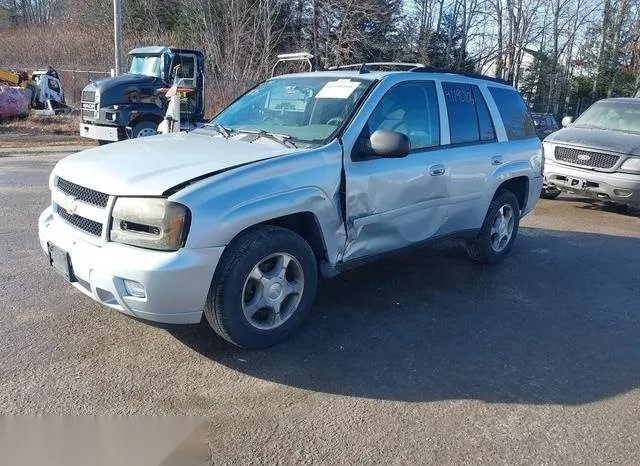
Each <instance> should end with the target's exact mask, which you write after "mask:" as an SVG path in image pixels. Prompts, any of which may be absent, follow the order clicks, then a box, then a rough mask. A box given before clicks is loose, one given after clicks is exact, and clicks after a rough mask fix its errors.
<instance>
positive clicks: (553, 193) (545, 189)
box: [540, 184, 562, 199]
mask: <svg viewBox="0 0 640 466" xmlns="http://www.w3.org/2000/svg"><path fill="white" fill-rule="evenodd" d="M561 192H562V191H560V190H559V189H558V188H556V187H555V186H549V185H546V184H545V185H543V186H542V191H541V192H540V197H541V198H542V199H555V198H556V197H558V196H559V195H560V193H561Z"/></svg>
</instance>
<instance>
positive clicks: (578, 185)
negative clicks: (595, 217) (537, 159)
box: [544, 159, 640, 205]
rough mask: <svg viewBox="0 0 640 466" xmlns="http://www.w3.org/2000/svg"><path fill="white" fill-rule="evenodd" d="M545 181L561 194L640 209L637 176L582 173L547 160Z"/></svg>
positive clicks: (639, 178) (639, 187)
mask: <svg viewBox="0 0 640 466" xmlns="http://www.w3.org/2000/svg"><path fill="white" fill-rule="evenodd" d="M544 181H545V184H547V185H549V186H555V187H557V188H559V189H560V190H562V191H566V192H572V193H578V194H582V195H586V196H589V197H593V198H596V199H600V200H603V201H612V202H618V203H621V204H633V205H640V175H632V174H627V173H605V172H597V171H591V170H584V169H580V168H574V167H570V166H567V165H561V164H559V163H556V162H555V161H553V160H549V159H546V160H545V167H544Z"/></svg>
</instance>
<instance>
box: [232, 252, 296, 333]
mask: <svg viewBox="0 0 640 466" xmlns="http://www.w3.org/2000/svg"><path fill="white" fill-rule="evenodd" d="M303 291H304V272H303V271H302V266H301V265H300V262H298V260H297V259H296V258H295V257H293V256H292V255H290V254H287V253H284V252H279V253H276V254H271V255H269V256H267V257H265V258H264V259H261V260H260V261H259V262H258V263H257V264H256V265H254V266H253V268H252V269H251V271H250V272H249V275H248V276H247V278H246V280H245V283H244V287H243V289H242V311H243V312H244V316H245V318H246V319H247V321H248V322H249V323H250V324H251V325H252V326H253V327H255V328H257V329H260V330H273V329H275V328H278V327H280V326H281V325H283V324H284V323H285V322H286V321H287V320H289V319H290V318H291V316H292V315H293V314H295V312H296V310H297V309H298V305H299V304H300V300H301V298H302V293H303Z"/></svg>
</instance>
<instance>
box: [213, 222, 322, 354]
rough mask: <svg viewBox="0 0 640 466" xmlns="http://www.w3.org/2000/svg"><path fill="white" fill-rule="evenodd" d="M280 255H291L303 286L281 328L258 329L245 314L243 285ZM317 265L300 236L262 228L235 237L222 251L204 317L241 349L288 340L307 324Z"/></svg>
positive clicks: (218, 332)
mask: <svg viewBox="0 0 640 466" xmlns="http://www.w3.org/2000/svg"><path fill="white" fill-rule="evenodd" d="M278 253H284V254H288V255H290V256H292V257H293V258H295V260H296V261H297V265H296V266H298V265H299V266H300V268H301V270H302V273H303V279H304V287H303V290H302V292H301V293H300V295H299V302H298V304H297V307H295V308H294V310H293V311H292V312H291V313H290V317H288V318H287V319H286V320H284V322H283V323H282V324H280V326H278V327H276V328H273V329H267V330H265V329H261V328H257V327H256V326H255V325H254V324H252V323H251V322H250V320H249V319H248V318H247V317H245V313H244V311H243V306H244V304H243V303H244V300H245V299H246V295H245V283H246V282H247V280H248V277H249V274H250V273H251V271H252V270H253V269H254V267H256V266H257V264H260V263H261V261H263V260H264V259H265V258H267V257H269V256H271V255H273V254H278ZM317 283H318V265H317V262H316V258H315V255H314V253H313V250H312V249H311V247H310V246H309V244H308V243H307V242H306V241H305V240H304V239H302V238H301V237H300V236H299V235H297V234H296V233H294V232H292V231H290V230H287V229H284V228H280V227H276V226H270V225H265V226H258V227H254V228H251V229H249V230H247V231H245V232H243V233H241V234H240V235H238V237H237V238H235V239H234V240H233V241H232V242H231V243H230V244H229V246H228V247H227V248H226V250H225V251H224V253H223V255H222V258H221V259H220V263H219V264H218V267H217V269H216V272H215V274H214V277H213V281H212V283H211V288H210V289H209V294H208V296H207V301H206V304H205V308H204V314H205V316H206V318H207V321H208V322H209V325H211V327H212V328H213V330H214V331H215V332H216V333H217V334H218V335H220V336H221V337H222V338H224V339H225V340H227V341H229V342H230V343H233V344H234V345H237V346H239V347H241V348H248V349H257V348H265V347H267V346H272V345H275V344H277V343H280V342H281V341H283V340H285V339H286V338H287V337H288V336H289V335H290V334H291V333H292V332H293V331H294V330H295V329H297V328H298V326H299V325H300V324H301V323H302V322H303V321H304V319H305V318H306V317H307V315H308V314H309V312H310V311H311V305H312V304H313V300H314V298H315V293H316V288H317Z"/></svg>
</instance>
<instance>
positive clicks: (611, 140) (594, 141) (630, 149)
mask: <svg viewBox="0 0 640 466" xmlns="http://www.w3.org/2000/svg"><path fill="white" fill-rule="evenodd" d="M545 142H551V143H553V144H569V145H572V146H580V147H583V148H585V149H587V148H588V149H595V150H602V151H606V152H617V153H619V154H625V155H640V134H632V133H623V132H620V131H606V130H601V129H590V128H578V127H571V126H570V127H568V128H564V129H561V130H560V131H556V132H555V133H551V134H550V135H549V136H547V138H546V139H545Z"/></svg>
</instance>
